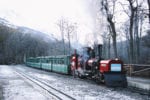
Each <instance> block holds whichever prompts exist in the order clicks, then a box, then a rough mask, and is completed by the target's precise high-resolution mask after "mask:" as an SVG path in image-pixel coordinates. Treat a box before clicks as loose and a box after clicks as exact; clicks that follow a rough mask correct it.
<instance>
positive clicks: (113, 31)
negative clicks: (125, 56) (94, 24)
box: [107, 16, 118, 58]
mask: <svg viewBox="0 0 150 100" xmlns="http://www.w3.org/2000/svg"><path fill="white" fill-rule="evenodd" d="M107 20H108V22H109V24H110V27H111V30H112V40H113V49H114V55H115V58H117V57H118V53H117V44H116V28H115V24H114V22H113V21H112V19H111V18H110V17H109V16H108V17H107Z"/></svg>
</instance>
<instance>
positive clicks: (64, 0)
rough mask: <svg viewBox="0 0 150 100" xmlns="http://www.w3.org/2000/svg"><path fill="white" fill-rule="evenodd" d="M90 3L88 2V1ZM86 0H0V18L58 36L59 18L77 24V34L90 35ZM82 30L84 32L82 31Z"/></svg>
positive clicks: (90, 20) (89, 20)
mask: <svg viewBox="0 0 150 100" xmlns="http://www.w3.org/2000/svg"><path fill="white" fill-rule="evenodd" d="M89 1H90V0H89ZM89 9H90V7H89V4H88V2H87V0H0V17H1V18H5V19H7V20H8V21H10V22H12V23H14V24H16V25H20V26H27V27H30V28H34V29H37V30H40V31H43V32H49V33H54V34H55V35H56V34H57V35H58V34H59V28H58V26H57V25H56V23H57V22H58V20H59V19H60V18H61V17H65V18H66V19H68V20H70V21H72V22H75V23H77V25H78V29H79V31H78V34H80V35H81V34H83V35H81V36H80V37H83V38H82V39H80V40H81V42H84V40H85V39H84V38H85V34H91V33H93V30H94V25H93V23H94V20H93V18H92V17H93V16H92V13H91V10H89ZM83 30H84V31H83Z"/></svg>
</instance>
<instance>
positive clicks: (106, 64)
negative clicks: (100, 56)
mask: <svg viewBox="0 0 150 100" xmlns="http://www.w3.org/2000/svg"><path fill="white" fill-rule="evenodd" d="M99 67H100V68H99V69H100V73H101V74H102V75H103V76H104V80H105V84H106V85H107V86H122V87H126V86H127V79H126V74H125V71H124V69H123V62H122V61H121V60H118V59H116V60H102V61H100V66H99Z"/></svg>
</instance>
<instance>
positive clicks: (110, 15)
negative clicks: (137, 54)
mask: <svg viewBox="0 0 150 100" xmlns="http://www.w3.org/2000/svg"><path fill="white" fill-rule="evenodd" d="M111 3H112V4H113V5H112V11H111V10H110V9H109V2H108V1H107V0H102V6H103V7H104V10H105V12H106V17H107V21H108V23H109V26H110V28H109V30H110V33H111V36H112V41H113V49H114V55H115V57H118V54H117V43H116V42H117V41H116V37H117V33H116V28H115V22H114V21H113V18H114V10H115V3H116V0H112V2H111Z"/></svg>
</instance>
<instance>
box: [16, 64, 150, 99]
mask: <svg viewBox="0 0 150 100" xmlns="http://www.w3.org/2000/svg"><path fill="white" fill-rule="evenodd" d="M16 68H22V69H26V71H25V72H26V73H28V74H29V75H32V76H35V77H38V78H40V79H41V80H45V81H47V82H48V83H49V84H50V85H51V86H53V87H54V88H56V89H58V90H61V91H63V92H64V93H67V94H69V95H70V96H72V97H74V98H76V99H77V100H150V97H149V96H147V95H140V94H139V93H132V92H131V91H129V90H128V89H126V88H108V87H106V86H104V85H97V84H96V83H95V82H93V81H90V80H86V81H85V80H82V79H78V78H76V79H74V78H72V77H71V76H67V75H62V74H56V73H52V72H46V71H41V70H37V69H33V68H29V67H24V66H21V65H20V66H17V67H16ZM64 100H65V99H64Z"/></svg>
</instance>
